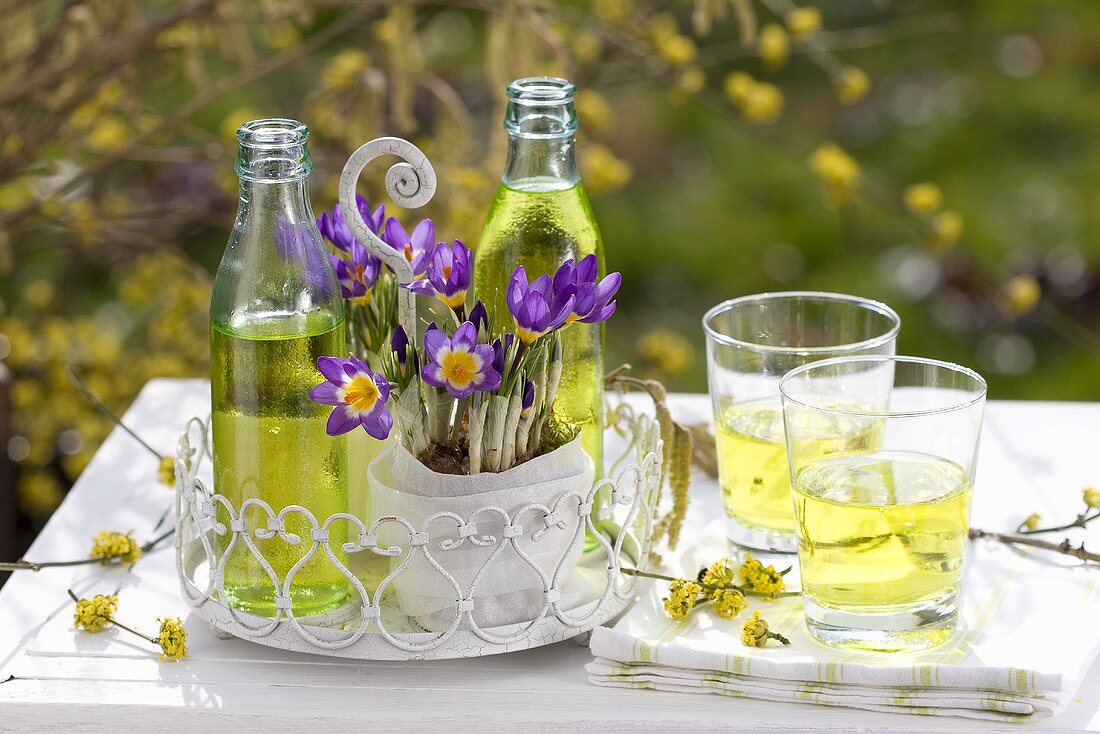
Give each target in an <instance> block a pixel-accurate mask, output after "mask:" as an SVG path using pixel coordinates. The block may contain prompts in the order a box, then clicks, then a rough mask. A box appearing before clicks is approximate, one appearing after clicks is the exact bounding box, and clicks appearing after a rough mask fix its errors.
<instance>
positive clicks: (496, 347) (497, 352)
mask: <svg viewBox="0 0 1100 734" xmlns="http://www.w3.org/2000/svg"><path fill="white" fill-rule="evenodd" d="M479 303H480V301H479ZM515 340H516V335H515V334H513V333H512V332H508V333H507V334H505V335H504V339H503V341H502V340H500V339H495V340H494V341H493V369H494V370H496V371H497V372H499V373H500V374H502V375H503V374H504V358H505V357H507V356H508V350H509V349H511V348H512V343H513V342H515Z"/></svg>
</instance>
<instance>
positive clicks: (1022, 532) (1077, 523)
mask: <svg viewBox="0 0 1100 734" xmlns="http://www.w3.org/2000/svg"><path fill="white" fill-rule="evenodd" d="M1081 500H1082V501H1083V502H1084V503H1085V509H1084V510H1082V511H1081V512H1079V513H1078V514H1077V517H1075V518H1074V519H1073V520H1072V521H1071V522H1067V523H1063V524H1061V525H1051V526H1049V527H1042V526H1040V525H1039V521H1040V520H1041V519H1042V518H1041V517H1040V515H1039V514H1038V513H1032V514H1030V515H1028V516H1027V518H1026V519H1025V520H1024V521H1023V522H1021V523H1020V524H1019V526H1017V528H1016V532H1015V533H995V532H991V531H988V530H981V529H979V528H971V529H970V539H971V540H977V539H980V538H988V539H989V540H996V541H999V542H1001V543H1008V544H1009V545H1025V546H1028V547H1030V548H1041V549H1042V550H1049V551H1054V552H1055V553H1062V554H1065V555H1067V556H1073V557H1074V558H1079V559H1080V560H1082V561H1092V562H1093V563H1100V553H1094V552H1092V551H1088V550H1086V549H1085V543H1084V542H1083V541H1082V542H1081V543H1079V544H1078V545H1074V544H1073V542H1072V541H1070V539H1069V538H1063V539H1062V542H1060V543H1055V542H1052V541H1049V540H1040V539H1039V538H1035V537H1032V536H1035V535H1039V534H1042V533H1057V532H1061V531H1063V530H1072V529H1073V528H1084V527H1087V526H1088V524H1089V523H1090V522H1092V521H1093V520H1096V519H1098V518H1100V489H1096V488H1095V487H1085V488H1084V489H1083V490H1081Z"/></svg>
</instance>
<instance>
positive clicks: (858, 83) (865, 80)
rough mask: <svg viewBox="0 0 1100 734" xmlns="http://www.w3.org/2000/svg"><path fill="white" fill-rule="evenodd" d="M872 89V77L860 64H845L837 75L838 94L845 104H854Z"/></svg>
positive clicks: (838, 97)
mask: <svg viewBox="0 0 1100 734" xmlns="http://www.w3.org/2000/svg"><path fill="white" fill-rule="evenodd" d="M869 91H871V77H869V76H867V72H865V71H864V70H863V69H860V68H859V67H858V66H845V67H844V68H843V69H841V70H840V72H838V73H837V75H836V96H837V99H839V100H840V101H841V102H842V103H843V104H846V105H854V104H855V103H856V102H858V101H860V100H861V99H863V98H864V97H866V96H867V92H869Z"/></svg>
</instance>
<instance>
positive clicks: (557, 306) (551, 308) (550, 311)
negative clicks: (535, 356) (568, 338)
mask: <svg viewBox="0 0 1100 734" xmlns="http://www.w3.org/2000/svg"><path fill="white" fill-rule="evenodd" d="M505 296H506V300H507V301H508V310H509V311H511V312H512V318H513V319H515V322H516V336H518V337H519V338H520V341H522V342H523V343H524V344H530V343H532V342H533V341H535V340H536V339H538V338H539V337H541V336H542V335H544V334H546V333H549V332H551V331H553V330H554V329H556V328H558V327H559V326H561V325H562V324H564V323H565V320H566V319H567V318H568V317H569V314H571V313H572V312H573V304H574V303H575V302H576V296H574V295H571V294H564V295H563V296H562V297H558V296H557V295H556V294H555V293H554V283H553V281H552V280H550V276H549V275H540V276H539V277H538V278H536V279H535V281H534V282H533V283H530V284H528V282H527V271H526V270H524V269H523V266H522V265H520V266H519V267H518V268H516V270H515V272H514V273H512V279H511V281H509V282H508V291H507V293H506V294H505Z"/></svg>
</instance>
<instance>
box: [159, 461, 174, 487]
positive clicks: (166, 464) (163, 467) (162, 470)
mask: <svg viewBox="0 0 1100 734" xmlns="http://www.w3.org/2000/svg"><path fill="white" fill-rule="evenodd" d="M157 479H159V480H160V483H161V484H164V485H166V486H168V487H174V486H176V460H175V458H173V457H171V456H165V457H164V458H162V459H161V460H160V464H158V465H157Z"/></svg>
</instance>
